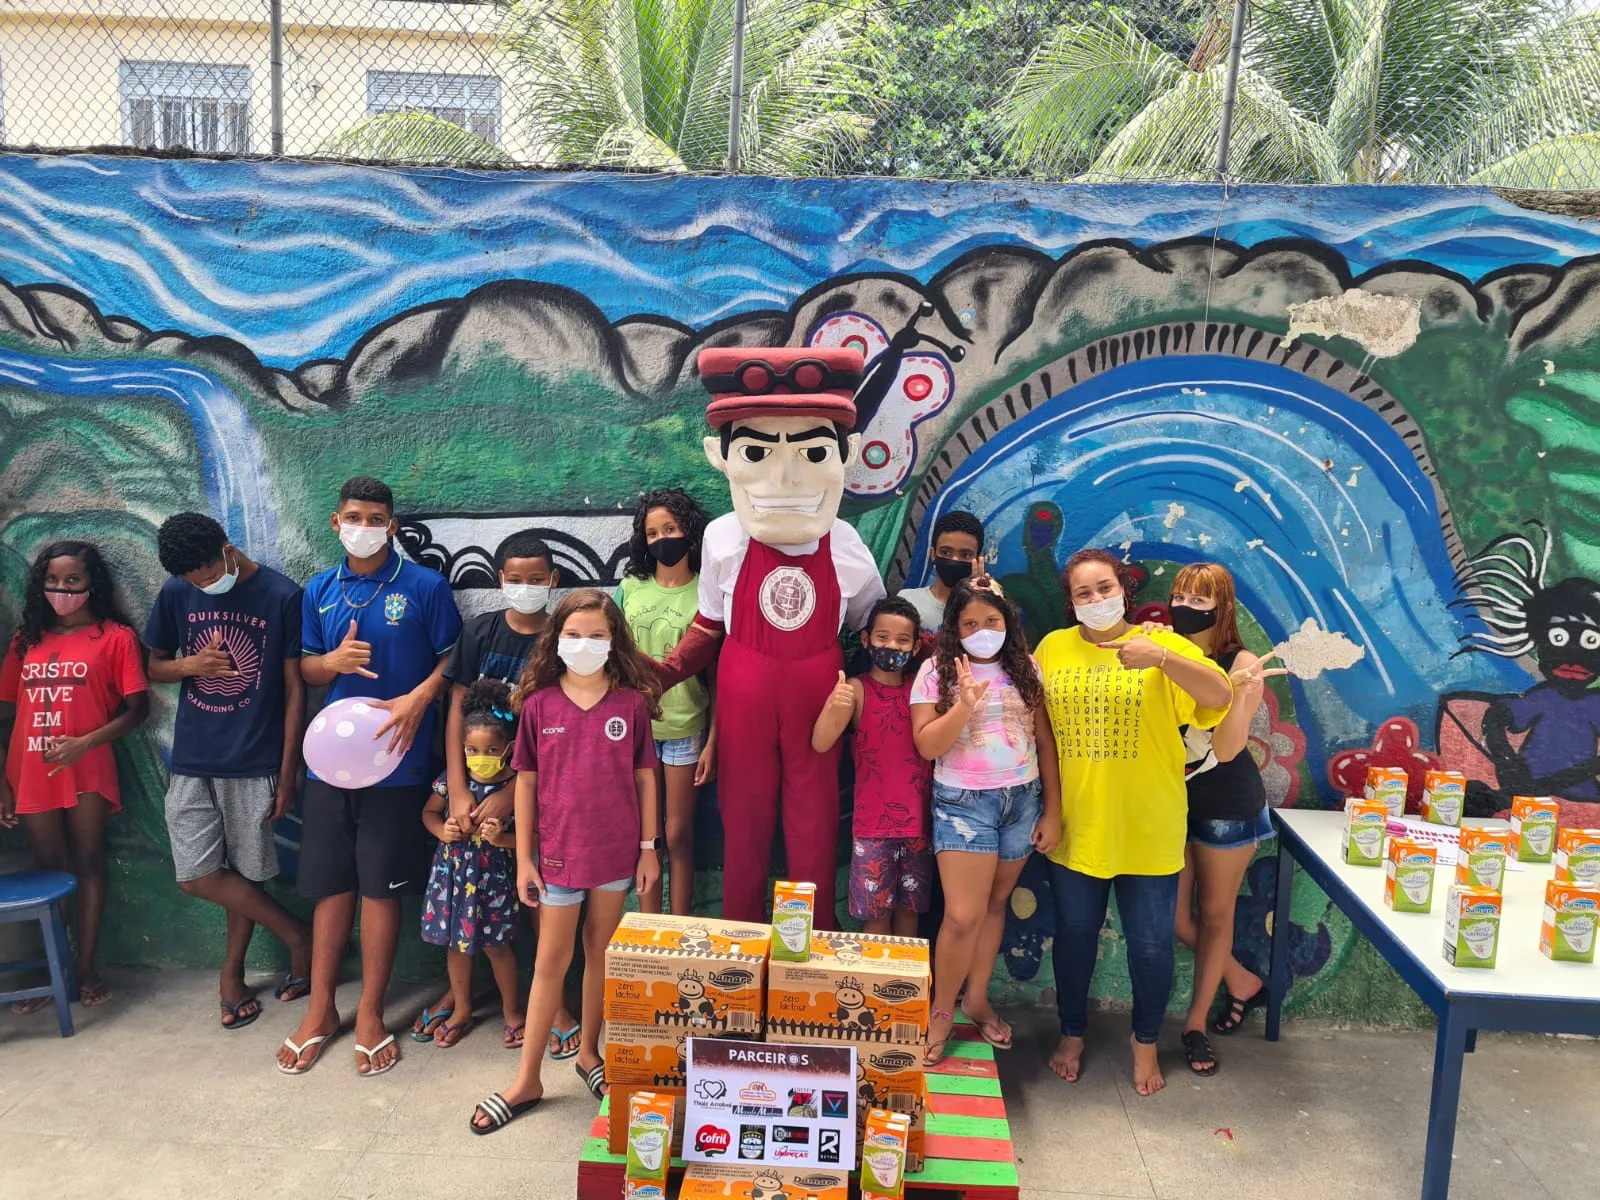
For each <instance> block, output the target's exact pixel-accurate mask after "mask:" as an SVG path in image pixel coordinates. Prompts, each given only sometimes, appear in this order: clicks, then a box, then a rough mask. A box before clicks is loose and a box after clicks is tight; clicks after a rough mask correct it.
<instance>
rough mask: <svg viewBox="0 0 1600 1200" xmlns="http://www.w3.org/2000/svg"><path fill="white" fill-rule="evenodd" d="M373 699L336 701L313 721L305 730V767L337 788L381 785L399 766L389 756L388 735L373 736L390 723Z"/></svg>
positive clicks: (353, 697) (358, 697) (362, 697)
mask: <svg viewBox="0 0 1600 1200" xmlns="http://www.w3.org/2000/svg"><path fill="white" fill-rule="evenodd" d="M377 703H378V702H377V701H376V700H374V699H373V698H372V697H370V696H349V697H347V698H345V699H343V700H336V701H334V703H332V704H330V705H328V707H327V708H325V709H323V710H322V711H321V712H319V713H318V714H317V715H316V716H315V717H313V718H311V724H310V725H308V726H307V727H306V739H305V743H304V750H305V756H306V766H308V767H310V768H311V770H312V771H314V772H315V773H316V776H317V778H318V779H320V780H322V781H323V782H324V783H331V784H332V785H333V786H334V787H342V788H367V787H375V786H377V785H378V784H380V783H382V782H383V781H384V780H385V779H387V778H388V777H389V775H390V774H391V773H392V772H393V771H394V769H395V768H396V767H398V766H399V765H400V755H398V754H390V753H389V737H390V735H389V734H387V733H386V734H384V735H383V737H382V738H379V739H374V738H373V735H374V734H375V733H377V732H378V730H379V729H381V728H382V727H383V723H384V722H385V721H387V720H388V719H389V714H388V712H387V711H386V710H385V709H381V708H376V707H374V706H375V705H376V704H377Z"/></svg>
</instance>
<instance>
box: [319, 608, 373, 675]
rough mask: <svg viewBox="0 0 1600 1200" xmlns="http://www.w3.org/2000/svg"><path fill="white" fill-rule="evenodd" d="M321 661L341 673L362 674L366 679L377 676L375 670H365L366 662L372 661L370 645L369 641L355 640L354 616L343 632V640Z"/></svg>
mask: <svg viewBox="0 0 1600 1200" xmlns="http://www.w3.org/2000/svg"><path fill="white" fill-rule="evenodd" d="M323 661H325V662H326V663H327V664H328V666H330V667H332V668H333V669H334V670H335V671H337V672H339V674H341V675H363V676H365V677H366V678H368V679H376V678H377V677H378V673H377V672H376V671H369V670H367V664H368V663H369V662H371V661H372V645H371V643H369V642H362V641H357V640H356V623H355V619H354V618H351V621H350V628H349V629H348V630H347V631H346V632H345V635H344V641H342V642H340V643H339V644H338V645H337V646H335V647H334V648H333V649H332V650H331V651H330V652H329V653H328V654H327V655H325V656H324V659H323Z"/></svg>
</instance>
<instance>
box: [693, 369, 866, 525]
mask: <svg viewBox="0 0 1600 1200" xmlns="http://www.w3.org/2000/svg"><path fill="white" fill-rule="evenodd" d="M698 365H699V368H700V379H701V382H703V383H704V384H705V385H706V387H707V388H708V389H710V390H711V393H712V400H711V404H710V405H709V406H707V408H706V419H707V421H709V422H710V424H711V428H712V429H715V430H717V431H718V433H717V434H716V435H715V436H712V437H708V438H706V440H705V449H706V458H707V459H708V460H710V462H711V465H712V466H714V467H715V468H716V469H717V470H719V471H721V472H722V473H723V474H724V475H726V476H727V477H728V490H729V491H730V492H731V493H732V498H733V511H734V512H735V513H736V514H737V515H738V518H739V524H740V525H741V526H742V527H743V528H744V531H745V532H746V533H748V534H749V535H750V536H751V537H752V538H753V539H755V540H756V541H758V542H763V543H765V544H766V545H769V546H802V545H805V544H807V543H809V542H815V541H818V540H820V539H821V538H822V537H823V535H824V534H826V533H827V532H828V530H830V529H831V528H832V527H833V522H834V520H835V518H836V517H837V516H838V514H839V502H840V500H842V499H843V497H844V472H845V467H846V466H848V465H849V464H850V462H851V461H852V460H853V459H854V458H855V455H856V449H857V445H858V444H859V441H860V438H859V437H858V436H857V435H855V434H852V433H850V430H851V429H852V428H853V427H854V426H855V420H856V408H855V401H854V399H853V396H854V393H855V389H856V387H857V386H859V384H860V382H861V373H862V369H863V359H862V356H861V354H860V352H859V351H856V350H846V349H835V348H820V347H807V348H801V349H794V348H787V347H748V346H728V347H717V348H714V349H707V350H702V351H701V352H700V358H699V364H698ZM724 389H725V390H724Z"/></svg>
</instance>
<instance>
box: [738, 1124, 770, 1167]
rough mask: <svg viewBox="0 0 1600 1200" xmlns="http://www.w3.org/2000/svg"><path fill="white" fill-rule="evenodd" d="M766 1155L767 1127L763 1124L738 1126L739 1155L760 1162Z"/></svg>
mask: <svg viewBox="0 0 1600 1200" xmlns="http://www.w3.org/2000/svg"><path fill="white" fill-rule="evenodd" d="M766 1155H767V1127H766V1126H765V1125H741V1126H739V1157H740V1158H743V1159H748V1160H750V1161H751V1162H760V1161H761V1160H762V1159H763V1158H765V1157H766Z"/></svg>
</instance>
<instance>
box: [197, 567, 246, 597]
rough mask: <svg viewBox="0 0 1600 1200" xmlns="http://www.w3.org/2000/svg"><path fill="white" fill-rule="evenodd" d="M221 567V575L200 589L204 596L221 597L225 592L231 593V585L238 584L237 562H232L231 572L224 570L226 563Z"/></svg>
mask: <svg viewBox="0 0 1600 1200" xmlns="http://www.w3.org/2000/svg"><path fill="white" fill-rule="evenodd" d="M223 566H224V570H223V572H222V574H221V575H218V576H217V577H216V578H215V579H213V580H212V581H211V582H210V583H208V584H206V585H205V587H203V588H201V589H200V590H201V591H202V592H204V593H205V594H206V595H208V596H221V595H224V594H225V593H227V592H231V591H233V585H234V584H236V583H238V582H239V564H238V562H237V560H236V561H235V562H234V564H233V570H231V571H229V570H227V569H226V566H227V564H226V563H224V564H223Z"/></svg>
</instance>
